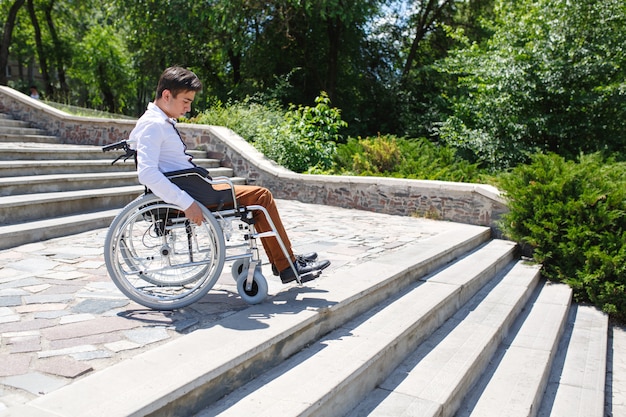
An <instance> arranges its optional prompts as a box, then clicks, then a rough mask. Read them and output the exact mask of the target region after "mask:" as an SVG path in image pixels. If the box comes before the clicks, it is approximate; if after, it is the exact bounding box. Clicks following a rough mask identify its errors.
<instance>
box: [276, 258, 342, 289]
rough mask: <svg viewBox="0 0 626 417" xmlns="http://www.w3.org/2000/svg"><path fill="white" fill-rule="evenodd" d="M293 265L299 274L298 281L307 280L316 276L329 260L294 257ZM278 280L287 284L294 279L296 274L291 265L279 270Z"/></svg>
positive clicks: (327, 264) (326, 265)
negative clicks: (308, 260) (307, 260)
mask: <svg viewBox="0 0 626 417" xmlns="http://www.w3.org/2000/svg"><path fill="white" fill-rule="evenodd" d="M293 265H294V266H295V267H296V269H297V271H298V275H300V282H309V281H313V280H314V279H315V278H317V277H318V276H319V275H320V274H321V273H322V270H323V269H326V268H328V266H329V265H330V261H327V260H324V261H313V262H305V261H303V260H301V259H296V262H294V264H293ZM280 280H281V281H282V282H283V284H287V283H289V282H292V281H295V280H296V274H295V273H294V271H293V269H291V267H287V268H285V269H283V270H282V271H280Z"/></svg>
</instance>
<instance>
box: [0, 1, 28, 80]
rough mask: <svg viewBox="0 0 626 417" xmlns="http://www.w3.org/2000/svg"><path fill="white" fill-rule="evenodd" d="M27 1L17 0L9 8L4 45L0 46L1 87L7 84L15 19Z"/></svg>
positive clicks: (3, 33) (4, 31) (3, 32)
mask: <svg viewBox="0 0 626 417" xmlns="http://www.w3.org/2000/svg"><path fill="white" fill-rule="evenodd" d="M24 1H25V0H15V2H14V3H13V4H12V5H11V7H10V8H9V13H8V15H7V18H6V21H5V22H4V27H3V29H2V44H0V85H6V84H7V77H6V72H5V70H4V69H5V68H6V67H7V64H8V63H9V47H10V46H11V38H12V37H13V28H14V27H15V19H16V17H17V12H18V11H19V10H20V8H21V7H22V6H23V5H24Z"/></svg>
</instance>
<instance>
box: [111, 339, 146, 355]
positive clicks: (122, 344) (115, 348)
mask: <svg viewBox="0 0 626 417" xmlns="http://www.w3.org/2000/svg"><path fill="white" fill-rule="evenodd" d="M104 347H105V348H107V349H109V350H110V351H112V352H116V353H117V352H121V351H124V350H132V349H137V348H140V347H141V345H140V344H138V343H134V342H131V341H128V340H118V341H117V342H113V343H106V344H105V345H104Z"/></svg>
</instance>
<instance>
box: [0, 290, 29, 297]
mask: <svg viewBox="0 0 626 417" xmlns="http://www.w3.org/2000/svg"><path fill="white" fill-rule="evenodd" d="M29 294H30V293H29V292H28V291H24V290H23V289H21V288H5V289H3V290H0V297H5V296H12V295H17V296H20V297H21V296H23V295H29Z"/></svg>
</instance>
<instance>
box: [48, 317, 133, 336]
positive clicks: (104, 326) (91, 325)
mask: <svg viewBox="0 0 626 417" xmlns="http://www.w3.org/2000/svg"><path fill="white" fill-rule="evenodd" d="M139 326H141V323H138V322H134V321H132V320H124V319H122V318H119V317H101V318H98V319H96V320H90V321H87V322H81V323H71V324H64V325H62V326H56V327H54V328H48V329H45V331H44V333H43V335H44V337H45V338H47V339H49V340H59V339H69V338H74V337H83V336H89V335H93V334H100V333H109V332H113V331H117V330H129V329H133V328H135V327H139Z"/></svg>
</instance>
